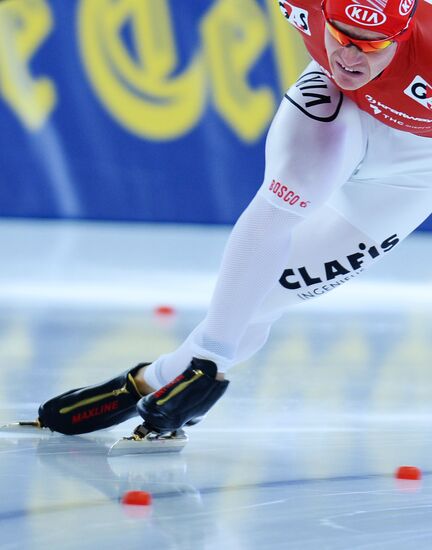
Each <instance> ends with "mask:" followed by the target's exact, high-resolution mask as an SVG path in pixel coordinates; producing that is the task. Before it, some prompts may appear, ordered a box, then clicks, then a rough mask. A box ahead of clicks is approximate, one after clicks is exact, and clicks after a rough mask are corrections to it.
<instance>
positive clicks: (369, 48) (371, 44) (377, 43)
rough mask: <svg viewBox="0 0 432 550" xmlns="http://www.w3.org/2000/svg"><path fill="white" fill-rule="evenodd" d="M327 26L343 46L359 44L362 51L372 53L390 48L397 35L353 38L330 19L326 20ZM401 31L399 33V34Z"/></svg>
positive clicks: (358, 46)
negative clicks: (363, 38)
mask: <svg viewBox="0 0 432 550" xmlns="http://www.w3.org/2000/svg"><path fill="white" fill-rule="evenodd" d="M326 27H327V30H328V31H329V33H330V34H331V35H332V37H333V38H334V39H335V40H336V41H337V42H339V44H341V46H348V45H349V44H354V46H357V48H359V49H360V50H361V51H362V52H364V53H370V52H378V51H381V50H385V48H388V47H389V46H391V45H392V44H393V42H394V38H395V36H397V35H395V36H389V37H388V38H382V39H380V40H358V39H355V38H351V36H348V35H347V34H345V33H343V32H342V31H340V30H339V29H337V28H336V27H334V26H333V25H332V24H331V23H330V21H327V20H326ZM399 34H400V33H398V35H399Z"/></svg>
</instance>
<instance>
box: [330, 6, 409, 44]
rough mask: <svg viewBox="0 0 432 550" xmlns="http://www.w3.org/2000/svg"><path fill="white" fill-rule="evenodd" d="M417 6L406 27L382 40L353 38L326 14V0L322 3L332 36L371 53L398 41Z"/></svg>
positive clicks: (341, 42)
mask: <svg viewBox="0 0 432 550" xmlns="http://www.w3.org/2000/svg"><path fill="white" fill-rule="evenodd" d="M415 8H416V6H415V7H414V9H413V10H412V12H411V15H410V18H409V19H408V21H407V23H406V25H405V27H404V28H403V29H402V30H401V31H399V32H397V33H396V34H394V35H392V36H388V37H387V38H382V39H380V40H359V39H356V38H352V37H351V36H348V35H347V34H345V33H343V32H342V31H340V30H339V29H337V28H336V27H335V26H334V25H333V24H332V22H331V21H330V20H329V18H328V17H327V14H326V10H325V0H322V3H321V9H322V12H323V15H324V19H325V23H326V27H327V30H328V31H329V33H330V34H331V36H332V37H333V38H334V39H335V40H336V41H337V42H339V44H341V46H349V45H350V44H353V45H354V46H356V47H357V48H359V49H360V50H361V51H362V52H365V53H371V52H379V51H381V50H385V48H388V47H389V46H391V45H392V44H393V42H397V41H398V40H399V39H400V37H401V35H402V34H403V33H404V32H405V31H406V30H407V29H408V27H409V24H410V22H411V19H412V16H413V15H414V12H415Z"/></svg>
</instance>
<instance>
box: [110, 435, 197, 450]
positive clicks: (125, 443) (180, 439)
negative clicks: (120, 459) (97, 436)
mask: <svg viewBox="0 0 432 550" xmlns="http://www.w3.org/2000/svg"><path fill="white" fill-rule="evenodd" d="M188 439H189V438H188V436H187V435H186V434H185V432H184V431H183V430H177V431H176V432H173V433H172V434H169V435H160V434H156V433H154V432H150V433H148V434H147V435H146V436H145V437H139V436H137V435H133V436H131V437H123V438H122V439H119V440H118V441H116V442H115V443H114V445H112V446H111V448H110V449H109V451H108V456H122V455H132V454H151V453H179V452H180V451H181V450H182V449H183V447H184V446H185V445H186V443H187V442H188Z"/></svg>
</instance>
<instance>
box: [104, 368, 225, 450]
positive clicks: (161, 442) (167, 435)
mask: <svg viewBox="0 0 432 550" xmlns="http://www.w3.org/2000/svg"><path fill="white" fill-rule="evenodd" d="M216 374H217V367H216V365H215V363H213V362H212V361H206V360H204V359H196V358H193V359H192V361H191V364H190V366H189V367H188V368H187V369H186V370H185V371H184V372H183V373H182V374H180V376H178V377H177V378H175V379H174V380H172V381H171V382H169V383H168V384H167V385H166V386H163V387H162V388H161V389H160V390H157V391H155V392H153V393H150V394H149V395H146V396H145V397H142V398H141V399H140V400H139V401H138V403H137V411H138V413H139V414H140V415H141V416H142V417H143V418H144V422H143V424H141V425H140V426H138V427H137V428H136V429H135V431H134V433H133V434H132V435H131V436H130V437H124V438H122V439H119V440H118V441H117V442H116V443H114V445H113V446H112V447H111V449H110V451H109V454H110V456H115V455H120V454H136V453H155V452H178V451H181V450H182V449H183V447H184V446H185V445H186V443H187V441H188V437H187V435H186V434H185V432H184V431H183V429H182V428H183V426H191V425H193V424H196V423H197V422H199V420H200V419H201V418H203V417H204V416H205V414H206V413H207V412H208V411H209V410H210V408H211V407H212V406H213V405H214V404H215V403H216V401H217V400H218V399H219V398H220V397H222V395H223V394H224V393H225V390H226V389H227V387H228V384H229V382H228V381H227V380H216Z"/></svg>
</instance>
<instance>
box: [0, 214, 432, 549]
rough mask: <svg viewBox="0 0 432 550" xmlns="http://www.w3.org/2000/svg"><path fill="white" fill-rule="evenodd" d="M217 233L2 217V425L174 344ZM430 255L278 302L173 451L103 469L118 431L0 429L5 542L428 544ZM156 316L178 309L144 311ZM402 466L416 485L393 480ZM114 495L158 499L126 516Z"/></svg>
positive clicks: (431, 510)
mask: <svg viewBox="0 0 432 550" xmlns="http://www.w3.org/2000/svg"><path fill="white" fill-rule="evenodd" d="M227 232H228V229H227V228H223V227H209V228H203V227H192V226H183V227H176V226H169V225H168V226H167V225H164V226H157V225H134V224H123V225H122V224H117V225H115V226H114V225H109V224H102V223H97V224H96V223H94V224H79V223H75V224H74V223H58V222H18V221H10V222H7V221H2V222H1V224H0V246H1V249H2V251H3V253H2V258H3V262H2V269H1V271H0V305H1V309H0V338H1V345H0V360H1V370H0V372H1V384H0V392H1V408H0V424H4V423H6V422H10V421H14V420H24V419H33V418H34V417H35V415H36V412H37V407H38V404H39V403H40V402H41V401H43V400H45V399H47V398H49V397H51V396H53V395H54V394H56V393H59V392H61V391H65V390H67V389H70V388H72V387H77V386H82V385H86V384H89V383H93V382H97V381H99V380H101V379H104V378H109V377H110V376H112V375H115V374H117V373H119V372H121V371H122V370H125V369H126V368H129V367H131V366H133V365H134V364H136V363H138V362H140V361H151V360H152V359H154V358H156V357H157V356H158V355H159V354H160V353H165V352H169V351H170V350H172V349H174V348H175V347H176V346H177V345H178V344H180V343H181V342H182V340H183V338H184V337H185V336H186V335H187V334H188V333H189V331H190V330H191V329H192V328H193V327H194V326H195V324H196V323H197V322H198V321H200V320H201V318H202V317H203V315H204V311H205V306H206V304H207V302H208V300H209V298H210V293H211V288H212V285H213V282H214V279H215V274H216V269H217V265H218V263H219V260H220V256H221V253H222V249H223V244H224V241H225V239H226V236H227ZM430 245H431V243H430V237H428V236H427V235H424V234H420V235H416V236H414V237H411V238H410V239H409V240H408V241H407V242H405V243H402V244H401V245H400V246H398V247H396V249H395V251H394V252H393V253H392V254H391V255H389V257H387V258H386V259H385V260H384V261H383V262H382V263H380V264H378V265H377V266H375V267H374V268H373V269H371V271H370V272H368V273H366V274H364V275H363V276H362V277H360V278H359V279H357V280H354V281H353V282H352V283H349V284H348V285H345V286H344V287H343V288H341V289H338V290H337V291H335V292H332V293H330V294H329V295H328V296H325V297H323V298H321V299H319V300H316V301H313V302H310V303H308V304H305V305H304V306H302V307H296V308H293V309H292V310H291V312H290V314H289V315H287V316H286V317H285V318H284V319H282V320H281V321H280V322H279V323H278V324H277V325H276V326H275V328H274V331H273V333H272V335H271V339H270V341H269V343H268V345H267V346H266V347H265V348H264V349H263V350H262V351H261V352H259V353H258V354H257V355H256V356H255V357H254V358H253V359H252V360H250V361H249V362H248V363H245V364H243V365H240V366H238V367H236V368H235V369H233V370H232V371H231V372H230V376H229V378H230V379H231V385H230V388H229V390H228V393H227V394H226V396H225V397H224V398H223V399H222V400H221V401H220V402H219V403H218V404H217V405H216V407H215V408H214V409H213V410H212V411H211V413H210V415H209V416H208V418H207V419H206V420H205V421H204V422H203V423H201V424H199V425H197V426H196V427H194V428H191V429H189V430H188V434H189V437H190V441H189V443H188V444H187V446H186V448H185V449H184V450H183V451H182V452H181V453H179V454H174V455H147V456H145V455H140V456H136V455H135V456H123V457H108V456H107V450H108V448H109V446H110V445H111V444H112V443H113V442H114V441H115V440H116V439H117V438H119V437H121V436H123V435H129V433H130V432H131V430H132V429H133V428H134V427H135V425H136V424H137V423H138V422H133V421H129V422H127V423H125V424H123V425H121V426H119V427H117V428H116V429H115V430H111V431H105V432H99V433H97V434H92V435H87V436H82V437H67V436H61V435H58V434H43V435H41V436H36V435H34V434H23V435H18V434H4V433H3V434H0V460H1V468H0V472H1V485H0V487H1V489H0V492H1V493H0V494H1V498H0V548H1V549H2V550H3V549H4V550H7V549H19V550H27V549H29V550H39V549H44V550H45V549H47V548H61V549H69V548H70V549H72V548H73V549H80V550H81V549H83V550H87V549H88V550H95V549H100V548H104V549H107V548H113V549H120V548H121V549H122V550H123V549H124V550H126V549H146V548H151V549H155V550H165V549H170V550H171V549H173V550H174V549H182V550H183V549H184V550H221V549H223V550H258V549H260V550H261V549H267V548H269V549H293V550H317V549H319V550H325V549H331V550H333V549H338V550H339V549H340V550H354V549H356V550H357V549H358V550H360V549H368V550H369V549H386V550H387V549H388V550H402V549H406V548H415V549H416V550H420V549H430V548H431V547H432V521H431V518H432V483H431V480H432V476H431V473H432V404H431V403H432V368H431V364H432V361H431V359H432V351H431V350H432V348H431V340H432V325H431V317H432V313H431V304H432V289H431V281H432V264H431V262H430V260H429V258H430ZM160 305H170V306H173V307H175V310H176V314H175V315H173V316H169V317H158V316H155V315H154V308H155V307H157V306H160ZM405 464H407V465H415V466H417V467H419V468H421V469H422V471H423V479H422V480H421V481H420V482H401V481H397V480H396V479H395V478H394V475H393V474H394V471H395V469H396V468H397V467H398V466H400V465H405ZM128 490H144V491H148V492H150V493H151V494H152V495H153V504H152V505H151V506H150V507H144V508H142V507H138V508H136V507H127V506H123V505H122V504H121V503H120V499H121V496H122V495H123V494H124V493H125V491H128Z"/></svg>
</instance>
